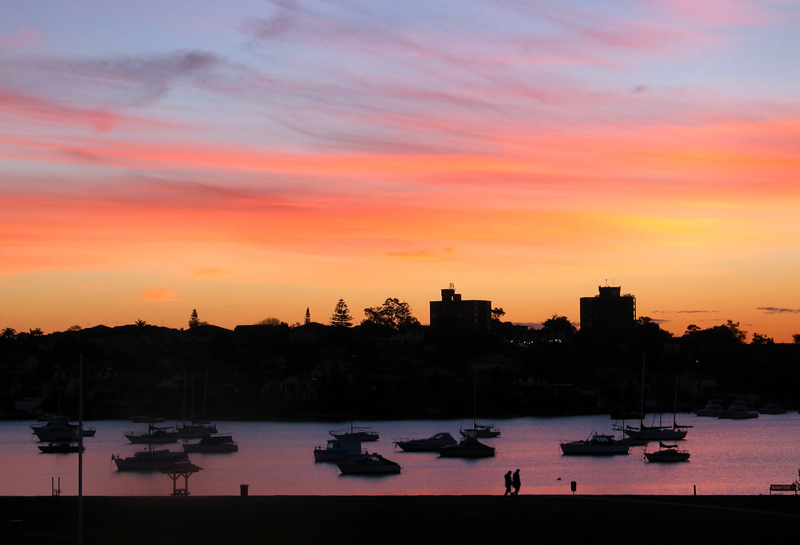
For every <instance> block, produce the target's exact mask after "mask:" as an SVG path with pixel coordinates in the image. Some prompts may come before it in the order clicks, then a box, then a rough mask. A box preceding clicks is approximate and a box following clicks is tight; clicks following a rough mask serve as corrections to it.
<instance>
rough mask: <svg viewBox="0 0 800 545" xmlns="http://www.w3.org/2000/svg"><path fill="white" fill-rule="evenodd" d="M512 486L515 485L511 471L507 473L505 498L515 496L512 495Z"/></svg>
mask: <svg viewBox="0 0 800 545" xmlns="http://www.w3.org/2000/svg"><path fill="white" fill-rule="evenodd" d="M512 484H513V483H512V481H511V470H510V469H509V470H508V472H507V473H506V493H505V494H503V496H509V495H512V496H513V494H512V493H511V486H512Z"/></svg>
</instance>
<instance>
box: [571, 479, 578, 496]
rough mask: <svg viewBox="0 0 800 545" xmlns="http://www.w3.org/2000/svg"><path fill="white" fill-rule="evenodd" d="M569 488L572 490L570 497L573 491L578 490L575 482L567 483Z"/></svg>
mask: <svg viewBox="0 0 800 545" xmlns="http://www.w3.org/2000/svg"><path fill="white" fill-rule="evenodd" d="M569 488H570V490H572V495H573V496H574V495H575V491H576V490H578V483H577V482H576V481H572V482H571V483H569Z"/></svg>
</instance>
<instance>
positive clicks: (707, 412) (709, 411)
mask: <svg viewBox="0 0 800 545" xmlns="http://www.w3.org/2000/svg"><path fill="white" fill-rule="evenodd" d="M723 412H725V409H723V408H722V400H721V399H710V400H709V401H708V403H707V404H706V406H705V407H703V408H702V409H698V410H696V411H695V412H694V414H696V415H697V416H710V417H717V416H719V415H720V414H721V413H723Z"/></svg>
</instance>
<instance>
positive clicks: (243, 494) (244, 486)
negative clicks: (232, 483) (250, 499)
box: [239, 484, 250, 498]
mask: <svg viewBox="0 0 800 545" xmlns="http://www.w3.org/2000/svg"><path fill="white" fill-rule="evenodd" d="M249 486H250V485H248V484H240V485H239V495H240V496H241V497H243V498H246V497H247V488H248V487H249Z"/></svg>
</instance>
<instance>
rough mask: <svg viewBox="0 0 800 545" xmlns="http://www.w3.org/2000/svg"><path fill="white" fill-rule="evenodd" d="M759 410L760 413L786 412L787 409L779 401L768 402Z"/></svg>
mask: <svg viewBox="0 0 800 545" xmlns="http://www.w3.org/2000/svg"><path fill="white" fill-rule="evenodd" d="M758 412H759V414H786V410H785V409H784V408H782V407H781V406H780V405H778V404H777V403H767V404H766V405H765V406H764V407H762V408H761V409H759V410H758Z"/></svg>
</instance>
